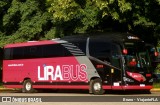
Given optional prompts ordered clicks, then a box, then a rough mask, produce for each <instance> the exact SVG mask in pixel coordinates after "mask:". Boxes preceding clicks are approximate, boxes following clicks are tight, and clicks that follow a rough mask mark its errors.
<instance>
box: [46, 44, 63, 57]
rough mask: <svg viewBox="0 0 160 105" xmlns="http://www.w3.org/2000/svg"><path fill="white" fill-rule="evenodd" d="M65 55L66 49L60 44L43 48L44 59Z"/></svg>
mask: <svg viewBox="0 0 160 105" xmlns="http://www.w3.org/2000/svg"><path fill="white" fill-rule="evenodd" d="M64 55H65V54H64V48H63V46H61V45H60V44H55V45H45V46H43V57H61V56H64Z"/></svg>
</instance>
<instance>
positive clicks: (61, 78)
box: [3, 33, 153, 94]
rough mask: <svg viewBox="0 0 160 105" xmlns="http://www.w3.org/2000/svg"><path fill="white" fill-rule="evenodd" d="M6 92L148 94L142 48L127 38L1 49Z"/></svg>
mask: <svg viewBox="0 0 160 105" xmlns="http://www.w3.org/2000/svg"><path fill="white" fill-rule="evenodd" d="M3 50H4V60H3V83H4V86H6V87H8V88H22V91H23V92H33V90H34V89H38V88H41V89H49V88H50V89H88V90H89V93H94V94H103V93H104V90H147V91H149V90H150V89H151V88H152V83H153V78H152V71H151V69H150V65H151V63H150V59H149V55H148V52H147V50H146V49H145V43H144V42H143V41H141V40H140V39H139V38H138V37H136V36H133V35H130V34H118V33H115V34H108V35H105V36H101V35H98V36H89V37H87V36H76V37H66V38H61V39H54V40H47V41H32V42H25V43H16V44H8V45H6V46H5V47H4V49H3Z"/></svg>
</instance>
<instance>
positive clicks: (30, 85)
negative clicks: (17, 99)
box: [26, 82, 32, 91]
mask: <svg viewBox="0 0 160 105" xmlns="http://www.w3.org/2000/svg"><path fill="white" fill-rule="evenodd" d="M31 88H32V84H31V83H30V82H27V83H26V90H27V91H29V90H31Z"/></svg>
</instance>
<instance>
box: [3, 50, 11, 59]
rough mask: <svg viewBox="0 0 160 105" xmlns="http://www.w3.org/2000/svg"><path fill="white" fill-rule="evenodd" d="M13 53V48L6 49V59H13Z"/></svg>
mask: <svg viewBox="0 0 160 105" xmlns="http://www.w3.org/2000/svg"><path fill="white" fill-rule="evenodd" d="M12 53H13V50H12V48H6V49H4V59H7V60H9V59H12V58H13V57H12Z"/></svg>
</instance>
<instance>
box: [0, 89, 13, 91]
mask: <svg viewBox="0 0 160 105" xmlns="http://www.w3.org/2000/svg"><path fill="white" fill-rule="evenodd" d="M10 90H16V89H13V88H0V91H10Z"/></svg>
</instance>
